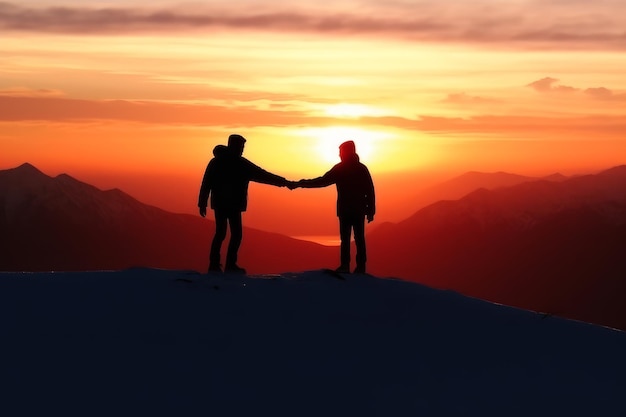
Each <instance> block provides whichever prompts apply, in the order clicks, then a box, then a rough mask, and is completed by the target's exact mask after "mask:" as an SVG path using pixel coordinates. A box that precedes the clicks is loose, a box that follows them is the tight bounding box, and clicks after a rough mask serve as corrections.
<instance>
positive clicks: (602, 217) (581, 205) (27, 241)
mask: <svg viewBox="0 0 626 417" xmlns="http://www.w3.org/2000/svg"><path fill="white" fill-rule="evenodd" d="M481 182H482V183H483V184H485V186H486V187H489V188H491V189H490V190H488V189H486V188H479V189H475V190H474V191H472V192H470V193H469V194H466V195H465V196H463V197H460V198H458V199H448V200H441V201H438V202H436V203H434V204H430V205H428V206H426V207H424V208H421V209H420V210H418V211H416V212H415V213H414V214H413V215H412V216H410V217H409V218H407V219H405V220H404V221H402V222H399V223H396V224H391V223H387V224H381V225H380V226H379V227H378V228H376V229H375V230H373V231H372V232H371V233H369V234H368V237H367V240H368V255H369V261H368V271H369V272H371V273H373V274H375V275H378V276H388V277H398V278H402V279H406V280H411V281H416V282H420V283H424V284H427V285H430V286H433V287H436V288H444V289H452V290H455V291H459V292H462V293H464V294H467V295H471V296H475V297H479V298H484V299H487V300H490V301H495V302H499V303H503V304H508V305H512V306H518V307H523V308H528V309H533V310H537V311H543V312H545V314H546V315H550V314H554V315H560V316H564V317H570V318H575V319H580V320H583V321H589V322H593V323H598V324H604V325H607V326H612V327H617V328H622V329H626V307H625V306H623V305H622V304H623V302H622V298H623V294H625V293H626V256H624V254H626V166H620V167H615V168H612V169H609V170H606V171H604V172H601V173H599V174H595V175H586V176H579V177H574V178H564V177H562V176H558V175H556V176H552V177H549V178H544V179H532V178H528V177H522V176H515V175H513V174H505V173H497V174H490V175H487V174H480V173H468V174H466V175H465V176H462V177H459V179H457V180H456V181H452V182H450V183H448V184H447V187H448V191H445V190H444V189H445V187H442V191H441V193H442V194H445V193H448V195H450V190H451V189H458V190H462V189H464V187H465V188H467V187H469V186H473V185H476V186H478V185H479V184H480V183H481ZM459 184H460V185H459ZM459 192H460V191H459ZM416 207H419V204H417V203H416ZM214 227H215V226H214V223H213V221H211V220H208V219H202V218H200V217H199V216H192V215H186V214H173V213H169V212H166V211H164V210H161V209H159V208H156V207H152V206H148V205H145V204H143V203H141V202H139V201H137V200H135V199H134V198H132V197H131V196H129V195H127V194H125V193H124V192H122V191H120V190H108V191H102V190H99V189H97V188H95V187H93V186H91V185H89V184H86V183H83V182H81V181H78V180H76V179H74V178H72V177H70V176H68V175H65V174H62V175H59V176H57V177H54V178H52V177H49V176H47V175H45V174H43V173H42V172H40V171H39V170H37V169H36V168H35V167H34V166H32V165H30V164H24V165H21V166H20V167H17V168H14V169H9V170H5V171H0V231H1V233H0V250H1V253H2V255H1V256H0V270H4V271H50V270H57V271H58V270H68V271H78V270H82V271H84V270H99V269H109V270H119V269H124V268H128V267H133V266H144V267H156V268H167V269H187V270H190V269H191V270H197V271H203V270H205V269H206V267H207V264H208V259H207V258H208V249H209V245H210V239H211V237H212V234H213V231H214ZM244 236H245V237H244V241H243V244H242V247H241V251H240V260H241V263H242V265H244V266H245V267H247V268H248V270H249V271H250V272H252V273H281V272H286V271H302V270H307V269H316V268H320V267H333V266H335V265H336V264H337V261H338V250H337V248H333V247H325V246H321V245H317V244H314V243H311V242H306V241H301V240H297V239H292V238H289V237H286V236H282V235H278V234H274V233H269V232H264V231H260V230H255V229H250V228H246V229H245V230H244Z"/></svg>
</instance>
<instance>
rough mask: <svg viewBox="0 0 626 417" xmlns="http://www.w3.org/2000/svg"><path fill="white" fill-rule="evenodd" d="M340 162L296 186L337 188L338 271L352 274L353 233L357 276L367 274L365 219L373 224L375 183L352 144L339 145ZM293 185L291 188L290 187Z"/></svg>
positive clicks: (351, 142) (349, 142) (350, 142)
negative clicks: (339, 259) (339, 247)
mask: <svg viewBox="0 0 626 417" xmlns="http://www.w3.org/2000/svg"><path fill="white" fill-rule="evenodd" d="M339 157H340V158H341V162H340V163H338V164H337V165H335V166H334V167H333V168H332V169H331V170H330V171H328V172H327V173H326V174H324V175H323V176H321V177H319V178H315V179H311V180H300V181H299V182H298V183H297V185H298V186H299V187H303V188H318V187H327V186H329V185H331V184H336V186H337V216H338V217H339V235H340V237H341V265H339V267H338V268H337V269H336V271H337V272H350V235H351V233H352V231H354V242H355V243H356V269H355V270H354V272H355V273H365V263H366V261H367V255H366V250H365V218H366V217H367V221H368V222H371V221H373V220H374V214H375V213H376V204H375V196H374V183H373V182H372V176H371V175H370V172H369V170H368V169H367V167H366V166H365V165H363V164H362V163H361V162H360V161H359V155H357V153H356V148H355V146H354V142H353V141H351V140H350V141H347V142H344V143H342V144H341V145H340V146H339ZM291 187H292V186H290V188H291Z"/></svg>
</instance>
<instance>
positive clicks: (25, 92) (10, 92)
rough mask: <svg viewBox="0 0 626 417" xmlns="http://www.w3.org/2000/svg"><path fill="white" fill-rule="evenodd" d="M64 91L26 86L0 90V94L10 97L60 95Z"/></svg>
mask: <svg viewBox="0 0 626 417" xmlns="http://www.w3.org/2000/svg"><path fill="white" fill-rule="evenodd" d="M63 95H64V93H63V92H62V91H60V90H51V89H45V88H39V89H32V88H26V87H12V88H5V89H3V90H0V96H11V97H61V96H63Z"/></svg>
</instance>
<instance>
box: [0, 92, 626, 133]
mask: <svg viewBox="0 0 626 417" xmlns="http://www.w3.org/2000/svg"><path fill="white" fill-rule="evenodd" d="M603 94H604V93H603ZM0 108H2V109H3V111H2V112H0V121H8V122H27V121H50V122H63V123H68V122H69V123H85V122H91V121H96V120H104V121H111V122H130V123H146V124H153V125H165V124H169V125H195V126H228V127H250V128H251V127H259V126H275V127H294V128H300V127H303V126H333V125H345V126H352V125H354V126H359V127H363V126H376V127H387V128H393V129H404V130H408V131H422V132H428V133H432V134H469V135H472V136H481V135H485V136H488V135H491V136H493V135H497V136H498V137H518V138H524V137H528V138H530V137H540V136H541V137H548V136H549V137H553V138H554V137H559V135H560V134H563V135H569V136H572V135H576V134H581V135H585V137H588V136H589V135H593V136H594V137H604V138H607V137H614V138H622V137H623V132H624V131H626V119H624V117H623V116H580V117H550V116H546V117H535V116H507V115H502V116H499V115H483V116H474V117H468V118H455V117H433V116H416V117H415V118H406V117H399V116H363V117H356V118H345V117H333V116H316V115H313V114H311V113H309V112H306V111H299V110H294V109H284V108H282V109H280V108H279V109H275V108H270V109H258V108H254V107H224V106H210V105H190V104H175V103H164V102H151V101H128V100H112V101H109V100H77V99H69V98H50V97H9V96H3V95H0Z"/></svg>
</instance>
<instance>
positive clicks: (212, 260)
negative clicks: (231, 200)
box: [209, 210, 227, 270]
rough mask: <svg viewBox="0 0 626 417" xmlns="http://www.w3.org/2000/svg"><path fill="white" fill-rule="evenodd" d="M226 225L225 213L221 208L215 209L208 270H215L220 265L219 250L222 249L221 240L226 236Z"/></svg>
mask: <svg viewBox="0 0 626 417" xmlns="http://www.w3.org/2000/svg"><path fill="white" fill-rule="evenodd" d="M226 227H227V217H226V214H225V213H224V212H223V211H221V210H215V235H214V236H213V242H212V243H211V253H210V255H209V270H217V269H218V268H219V267H220V251H221V250H222V242H223V241H224V239H225V238H226ZM212 268H213V269H212Z"/></svg>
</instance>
